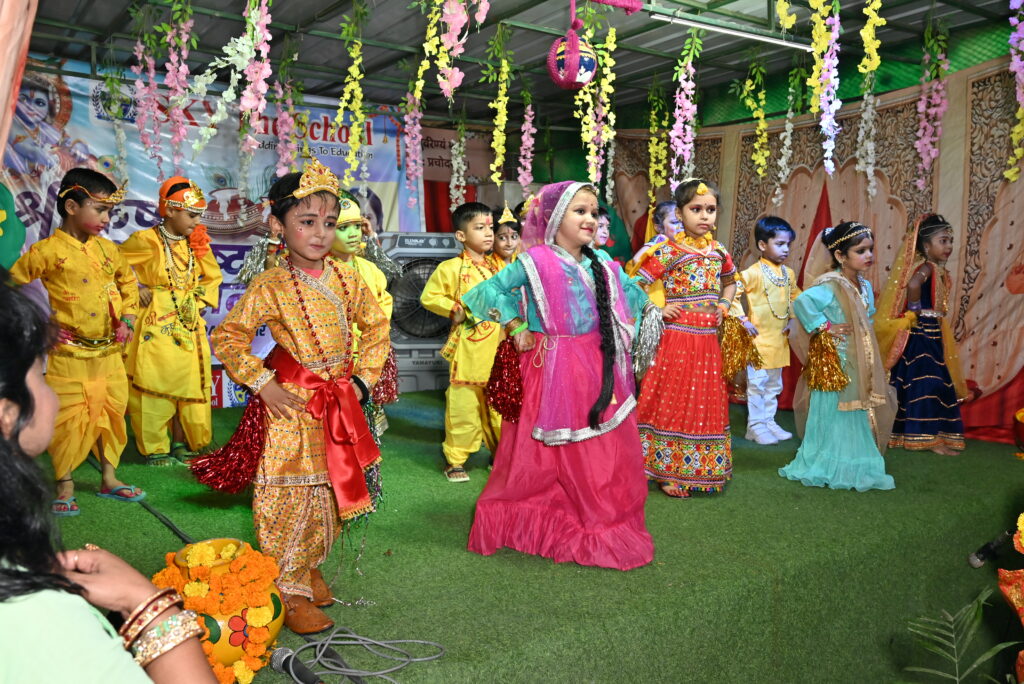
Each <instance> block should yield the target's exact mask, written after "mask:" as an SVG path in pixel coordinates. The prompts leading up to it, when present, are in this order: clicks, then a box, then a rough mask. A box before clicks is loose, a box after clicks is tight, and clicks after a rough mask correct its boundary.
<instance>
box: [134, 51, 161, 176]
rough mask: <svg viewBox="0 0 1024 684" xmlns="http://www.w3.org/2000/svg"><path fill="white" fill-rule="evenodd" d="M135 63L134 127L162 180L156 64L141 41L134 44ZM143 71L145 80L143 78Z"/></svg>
mask: <svg viewBox="0 0 1024 684" xmlns="http://www.w3.org/2000/svg"><path fill="white" fill-rule="evenodd" d="M135 60H136V63H135V64H133V65H132V66H131V72H132V73H133V74H135V76H136V79H135V97H136V100H137V105H136V115H135V125H136V126H138V127H139V140H141V141H142V146H143V147H144V148H145V149H146V152H147V153H148V154H149V158H150V159H152V160H153V161H155V162H156V173H157V178H158V179H159V180H161V181H162V180H163V179H164V171H163V168H162V166H161V162H162V161H163V156H162V155H161V154H160V105H159V103H158V102H157V98H156V94H157V85H156V62H154V61H153V58H152V57H151V56H149V55H148V54H147V53H146V47H145V46H144V45H143V44H142V41H141V40H139V41H136V42H135ZM143 71H145V79H144V78H143Z"/></svg>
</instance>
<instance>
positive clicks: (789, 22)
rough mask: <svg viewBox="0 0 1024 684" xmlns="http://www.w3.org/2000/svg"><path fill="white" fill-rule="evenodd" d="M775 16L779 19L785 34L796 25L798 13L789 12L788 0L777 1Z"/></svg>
mask: <svg viewBox="0 0 1024 684" xmlns="http://www.w3.org/2000/svg"><path fill="white" fill-rule="evenodd" d="M775 16H777V17H778V18H779V26H781V27H782V30H783V31H784V32H785V31H788V30H790V29H791V28H793V26H794V25H795V24H796V13H795V12H791V11H789V2H787V0H775Z"/></svg>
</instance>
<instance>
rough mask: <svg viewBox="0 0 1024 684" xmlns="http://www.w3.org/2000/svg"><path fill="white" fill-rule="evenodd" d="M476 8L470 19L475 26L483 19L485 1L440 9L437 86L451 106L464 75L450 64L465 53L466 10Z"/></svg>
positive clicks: (455, 1)
mask: <svg viewBox="0 0 1024 684" xmlns="http://www.w3.org/2000/svg"><path fill="white" fill-rule="evenodd" d="M472 4H475V5H476V13H475V14H474V15H473V18H474V19H475V20H476V23H477V24H478V25H482V24H483V23H484V20H485V19H487V12H488V10H490V8H491V5H490V3H489V2H488V1H487V0H477V1H476V2H473V0H445V1H444V5H443V6H442V9H441V23H442V24H443V25H444V29H445V30H444V33H442V34H441V42H440V44H439V45H438V49H437V84H438V85H439V86H440V87H441V92H442V93H444V96H445V97H447V98H448V102H449V103H450V102H452V97H453V96H454V94H455V89H456V88H458V87H459V86H460V85H462V80H463V78H465V74H464V73H463V72H462V69H460V68H458V67H457V66H455V63H454V60H455V58H456V57H458V56H459V55H461V54H462V53H463V52H465V50H466V39H467V38H468V37H469V8H470V5H472Z"/></svg>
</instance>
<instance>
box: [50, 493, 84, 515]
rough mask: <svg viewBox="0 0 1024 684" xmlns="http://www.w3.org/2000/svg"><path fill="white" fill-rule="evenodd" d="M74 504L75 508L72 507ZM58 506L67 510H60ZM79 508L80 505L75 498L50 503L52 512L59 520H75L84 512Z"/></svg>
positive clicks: (55, 500)
mask: <svg viewBox="0 0 1024 684" xmlns="http://www.w3.org/2000/svg"><path fill="white" fill-rule="evenodd" d="M72 504H74V505H75V508H72V507H71V505H72ZM57 506H65V509H64V510H60V509H58V508H57ZM77 506H78V503H77V502H76V500H75V497H73V496H72V497H70V498H67V499H54V500H53V501H51V502H50V512H51V513H53V514H54V515H55V516H57V517H58V518H73V517H74V516H76V515H79V514H80V513H81V512H82V511H81V509H80V508H78V507H77Z"/></svg>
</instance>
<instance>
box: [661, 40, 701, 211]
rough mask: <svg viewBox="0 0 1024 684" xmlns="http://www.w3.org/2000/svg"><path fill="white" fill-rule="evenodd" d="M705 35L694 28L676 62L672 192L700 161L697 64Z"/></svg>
mask: <svg viewBox="0 0 1024 684" xmlns="http://www.w3.org/2000/svg"><path fill="white" fill-rule="evenodd" d="M703 37H704V32H703V31H702V30H701V29H695V28H691V29H690V32H689V35H687V37H686V42H685V43H684V44H683V52H682V54H680V55H679V61H678V62H677V63H676V70H675V76H674V78H675V81H676V83H677V84H678V85H677V86H676V94H675V112H674V123H673V124H672V130H671V131H669V135H668V138H669V145H670V146H671V148H672V177H671V179H670V180H669V185H670V187H671V188H672V192H675V190H676V186H678V185H679V184H680V183H682V182H683V179H684V178H686V177H687V176H689V175H691V174H692V173H693V168H694V165H695V163H696V160H695V159H694V158H693V147H694V136H695V134H696V120H697V102H696V100H695V96H696V93H697V81H696V71H695V70H694V68H693V63H694V61H695V60H696V59H697V58H698V57H700V53H701V50H702V49H703V46H704V41H703Z"/></svg>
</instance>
